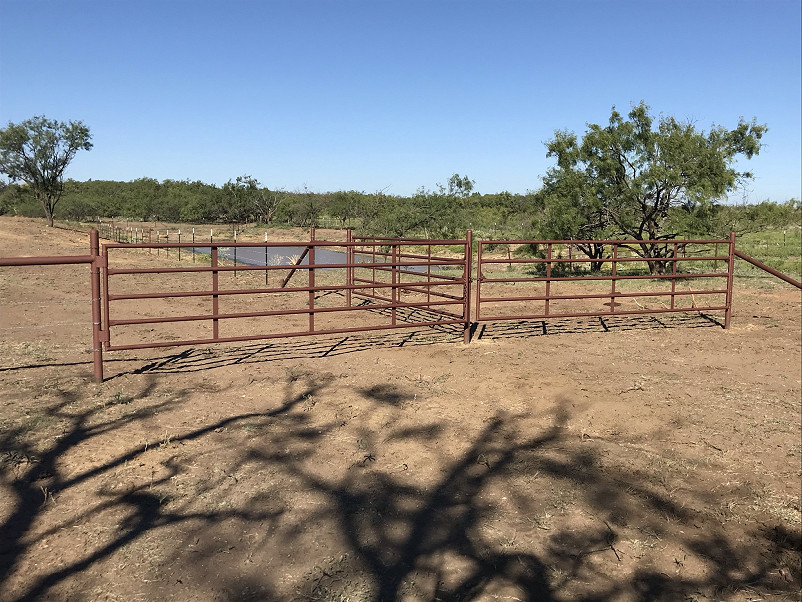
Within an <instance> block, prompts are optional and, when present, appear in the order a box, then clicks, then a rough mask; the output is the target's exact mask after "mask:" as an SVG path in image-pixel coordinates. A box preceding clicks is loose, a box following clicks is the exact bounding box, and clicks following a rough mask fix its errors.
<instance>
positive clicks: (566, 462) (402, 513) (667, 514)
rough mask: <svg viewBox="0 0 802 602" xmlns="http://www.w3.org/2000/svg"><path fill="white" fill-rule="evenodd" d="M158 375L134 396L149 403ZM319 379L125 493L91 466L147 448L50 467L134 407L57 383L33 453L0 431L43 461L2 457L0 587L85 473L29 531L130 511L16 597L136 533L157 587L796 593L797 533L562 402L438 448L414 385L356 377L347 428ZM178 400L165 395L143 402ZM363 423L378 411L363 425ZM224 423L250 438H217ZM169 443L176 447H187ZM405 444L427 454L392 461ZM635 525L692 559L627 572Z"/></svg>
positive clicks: (212, 594)
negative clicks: (186, 490) (663, 472)
mask: <svg viewBox="0 0 802 602" xmlns="http://www.w3.org/2000/svg"><path fill="white" fill-rule="evenodd" d="M155 378H156V377H152V378H151V379H150V380H148V381H147V384H146V385H145V386H144V387H143V388H142V390H141V391H140V392H138V393H137V394H136V395H134V396H132V399H134V400H136V399H144V398H148V397H149V396H150V394H151V392H152V391H151V390H152V389H153V387H155V386H156V383H157V382H158V381H156V380H155ZM330 384H331V381H330V380H327V379H326V378H317V377H315V376H314V375H305V376H304V377H303V378H302V379H290V380H289V381H288V382H286V383H284V385H283V386H284V393H283V398H282V401H281V403H280V404H278V405H277V406H275V407H273V409H271V410H268V411H264V412H249V413H242V414H237V415H235V416H230V417H227V418H224V419H220V420H214V421H211V422H208V423H206V424H203V425H201V426H199V427H196V428H191V429H184V430H183V431H180V432H176V433H175V434H174V435H173V436H172V437H171V438H170V442H169V444H165V448H164V450H162V451H163V453H164V458H163V465H164V467H165V470H163V471H161V472H160V473H159V475H158V476H157V477H156V478H155V479H154V478H153V476H151V481H150V483H147V482H143V483H138V484H133V485H132V486H131V487H129V488H126V489H123V490H118V489H116V488H115V487H112V486H111V485H109V484H107V483H105V481H104V480H103V477H104V476H108V475H109V473H110V471H112V470H113V469H114V468H118V467H121V466H123V465H125V464H126V463H127V462H131V461H133V460H136V459H137V458H140V457H141V456H142V455H143V454H144V453H146V451H147V450H143V449H142V446H134V445H132V446H131V447H130V449H128V450H127V451H125V452H124V453H120V454H118V455H116V456H114V457H112V458H110V459H107V460H106V461H104V462H102V463H100V464H99V465H96V466H93V467H91V468H86V469H83V470H80V471H78V472H77V473H74V474H64V471H63V469H62V467H61V466H60V462H59V460H60V457H61V456H62V455H64V454H66V453H68V452H70V451H72V450H75V449H76V448H78V447H86V446H91V445H92V442H93V439H95V438H96V437H98V436H99V435H101V434H103V433H113V432H120V433H122V432H124V431H125V428H126V427H127V426H129V425H131V424H132V423H133V422H135V421H136V420H137V419H138V418H139V415H138V414H137V413H136V412H131V413H127V414H124V415H123V416H120V417H118V418H115V419H107V420H104V419H103V416H102V415H99V414H98V412H97V411H95V410H91V409H90V410H84V411H71V410H70V407H71V405H72V404H73V403H74V402H75V401H76V400H75V397H74V395H73V394H71V393H69V392H64V394H63V396H64V397H63V403H60V404H58V405H56V406H55V407H54V408H53V409H52V410H50V411H52V412H54V413H58V414H59V415H61V416H62V417H63V418H64V419H65V420H67V421H68V423H69V425H70V426H69V428H67V430H66V432H65V434H64V436H62V437H60V438H59V439H58V440H57V441H56V442H54V443H53V444H52V445H50V446H49V447H48V448H47V449H46V450H45V451H44V453H40V454H38V455H37V454H36V453H35V452H34V451H33V450H32V449H29V448H28V447H26V443H25V438H24V437H23V436H22V433H14V432H13V431H12V432H8V433H4V435H3V439H2V446H3V449H11V450H14V453H17V454H22V455H29V456H31V457H33V456H36V459H35V461H33V462H32V463H31V464H30V466H28V467H27V468H24V469H23V470H21V471H18V474H16V476H14V475H11V473H10V471H9V470H8V469H6V468H5V467H4V472H5V473H6V474H5V476H4V480H5V481H6V482H7V483H9V484H10V485H9V486H10V488H11V491H12V492H13V495H14V502H13V511H12V513H11V514H10V515H9V516H8V518H7V519H5V520H4V522H3V524H2V525H0V541H1V542H3V544H2V545H3V551H2V567H3V572H2V573H0V587H2V585H3V583H4V582H5V580H7V579H8V578H9V577H10V576H11V575H12V574H13V573H14V572H15V571H16V570H17V569H18V568H19V566H20V565H21V563H22V561H23V559H24V558H25V557H26V556H28V555H30V554H31V553H32V546H33V545H34V543H35V542H33V541H32V540H31V537H30V535H31V533H32V532H33V526H34V523H36V522H37V520H38V519H39V518H41V515H42V513H43V512H44V509H45V506H43V505H42V485H41V484H42V483H46V487H47V488H48V490H49V491H52V492H55V493H57V494H58V493H59V492H65V491H69V490H70V488H73V487H76V486H77V485H79V484H85V485H90V484H92V485H93V486H94V487H95V491H96V498H97V502H96V503H95V504H94V505H93V506H92V507H90V508H87V509H85V511H84V512H83V513H82V514H81V515H80V516H71V517H65V518H64V519H61V520H58V521H57V522H56V524H54V525H52V526H51V527H49V528H48V529H47V530H46V531H44V532H37V538H38V539H39V540H41V539H43V538H47V537H49V536H52V535H54V534H55V533H56V532H58V531H59V530H60V529H63V528H64V527H65V526H66V525H69V524H75V523H78V522H80V521H81V520H107V519H104V518H103V517H104V516H106V514H104V513H106V511H108V510H110V509H112V510H114V511H116V513H117V516H121V517H122V518H120V519H119V521H118V523H117V524H115V528H114V529H113V530H111V534H110V536H109V537H108V538H107V540H106V541H104V542H100V543H98V544H97V545H95V546H94V547H93V548H92V549H89V550H87V551H86V553H84V554H83V555H82V556H81V557H80V558H78V559H76V560H74V561H71V562H70V563H69V564H67V565H66V566H63V567H60V568H54V569H49V570H47V571H46V572H45V573H43V574H40V575H37V576H36V577H34V578H32V579H31V580H30V582H29V583H27V585H26V587H25V589H24V591H17V592H14V595H15V596H16V597H15V598H12V597H11V596H9V597H8V599H9V600H11V599H14V600H18V601H22V600H37V599H44V598H52V597H54V596H53V594H54V592H57V591H60V590H58V589H57V588H58V587H59V586H61V585H64V584H65V583H67V582H74V581H76V580H80V579H81V578H82V575H83V574H84V573H85V572H86V571H87V570H88V569H89V568H92V567H98V566H107V563H108V561H110V560H111V559H114V558H116V557H117V555H119V554H121V553H122V550H123V549H124V548H126V547H127V546H130V545H131V544H134V543H136V542H138V541H141V540H143V539H145V538H146V537H158V538H160V542H161V543H160V546H162V549H163V550H164V551H165V554H166V555H167V556H169V558H168V560H167V561H166V562H165V568H164V572H163V574H161V576H160V577H159V578H157V579H154V580H153V581H154V582H153V584H152V585H151V586H149V587H150V588H151V589H149V590H147V593H148V595H149V597H151V598H156V597H165V598H166V597H167V594H169V595H170V596H173V595H176V596H177V597H179V598H182V597H183V598H186V599H197V598H198V597H201V598H215V599H225V600H232V601H234V600H280V599H292V600H313V601H314V600H319V601H323V600H344V599H354V600H375V601H382V602H383V601H392V600H401V599H420V600H454V601H456V600H481V599H493V598H499V599H501V598H509V599H518V600H544V601H549V600H587V601H590V600H607V599H631V600H643V601H646V600H684V599H691V598H693V597H694V596H696V597H697V599H702V598H703V597H704V596H708V597H717V598H718V599H727V598H728V597H729V594H731V593H733V592H735V593H737V592H742V591H744V590H746V589H748V590H749V591H753V592H757V593H759V594H761V595H776V596H779V597H782V596H787V597H789V598H790V596H793V595H796V593H797V592H798V588H799V585H800V571H799V570H798V564H797V565H795V564H794V560H796V561H798V559H799V551H800V544H799V536H798V534H797V533H792V532H790V531H789V530H788V529H786V528H784V527H782V526H781V525H775V526H773V527H770V528H766V527H761V526H758V527H755V526H748V527H746V528H745V529H743V530H741V531H740V532H738V533H734V532H733V533H731V532H729V531H728V529H727V528H725V527H722V525H721V524H720V523H719V522H717V521H715V520H713V519H711V517H710V516H708V515H706V514H704V513H703V512H701V511H700V509H701V508H703V507H704V506H705V505H706V504H709V503H710V502H711V501H712V500H713V498H714V495H713V493H712V492H711V491H710V487H709V484H706V483H705V482H704V481H702V480H699V481H698V482H696V481H693V482H690V483H688V486H687V487H686V488H685V489H683V490H682V491H679V492H676V491H675V492H669V491H667V490H665V488H663V487H661V486H659V485H658V484H656V483H655V482H653V481H652V480H650V475H648V474H644V473H642V472H638V471H637V470H632V469H631V468H630V467H628V466H627V465H625V464H622V463H621V462H619V461H618V460H617V459H616V458H610V457H607V456H605V455H604V454H603V453H602V451H601V449H599V448H596V447H594V443H593V442H589V441H585V440H583V439H581V440H577V439H576V437H573V436H571V435H570V433H569V432H568V430H567V429H566V425H567V423H568V422H569V420H570V419H571V408H572V407H574V401H573V400H571V399H569V398H559V399H557V400H554V404H553V409H552V410H550V411H549V412H548V413H544V414H543V415H542V416H531V415H527V416H524V415H516V414H509V413H504V412H499V413H497V414H495V415H494V416H492V417H491V418H490V419H488V420H487V421H485V422H484V424H482V425H481V426H479V427H478V428H476V429H475V430H473V431H465V432H463V433H462V434H461V436H460V438H459V439H458V440H452V445H451V447H446V446H444V439H443V433H444V429H445V428H446V427H445V426H444V425H443V424H442V423H441V422H440V421H439V420H438V419H437V418H436V417H432V416H429V417H424V418H423V419H419V420H417V421H416V422H415V423H414V426H412V425H411V424H410V422H409V421H404V420H403V418H404V412H406V411H408V409H409V407H408V405H407V404H408V403H409V400H410V397H411V396H410V395H408V394H407V392H406V391H403V390H399V389H398V388H397V387H396V388H393V389H392V390H390V389H388V388H387V387H385V386H382V385H377V386H376V387H371V388H367V389H361V390H359V391H358V392H357V393H358V395H359V396H360V397H361V398H362V399H364V400H365V402H366V403H369V402H371V400H372V401H373V402H375V403H374V404H370V403H369V408H368V409H367V410H365V412H364V413H363V414H360V415H359V416H358V420H357V419H356V418H357V417H356V416H352V417H351V420H352V421H354V422H355V424H353V425H351V424H349V423H348V419H343V418H342V416H340V415H338V411H335V410H334V409H328V410H327V409H325V408H323V409H321V408H320V406H321V405H323V404H317V405H311V404H309V403H306V402H308V400H310V399H311V398H314V397H315V396H322V395H323V394H324V393H325V391H326V390H327V388H328V387H329V385H330ZM388 391H390V393H388ZM186 397H187V394H186V392H177V393H174V394H173V396H172V397H171V398H170V399H168V400H166V401H163V402H159V403H155V404H153V405H152V406H149V408H148V411H152V412H160V411H167V410H169V408H170V406H171V405H175V404H180V403H184V402H185V401H186ZM133 403H135V402H133ZM349 407H350V406H349ZM382 411H384V412H394V413H392V414H386V413H385V414H382V413H381V412H382ZM374 416H381V419H380V421H379V424H377V425H374V426H370V424H371V420H372V419H373V418H374ZM538 425H539V426H538ZM234 426H237V427H238V428H240V429H243V430H244V429H248V431H247V432H248V435H247V437H246V436H245V435H244V434H242V433H239V434H238V436H237V437H234V436H233V435H232V436H230V437H224V436H225V435H226V429H229V428H233V427H234ZM535 431H536V432H535ZM221 437H223V438H222V439H221ZM401 443H403V444H404V446H405V447H393V446H394V445H396V444H401ZM170 445H173V446H175V445H178V446H183V447H182V455H181V456H178V455H176V454H172V453H171V452H169V449H170ZM413 448H414V449H415V450H418V451H419V452H420V453H418V454H417V455H414V456H413V455H409V457H407V456H406V455H404V450H410V449H413ZM357 458H361V459H357ZM427 459H428V460H427ZM413 462H414V463H413ZM211 466H214V468H215V470H216V472H212V471H211V470H210V468H211ZM182 478H183V479H190V478H192V479H193V483H194V489H193V491H192V494H191V495H184V496H173V497H171V495H170V493H169V492H170V491H173V490H174V489H175V486H174V484H175V483H176V482H178V481H180V480H181V479H182ZM171 487H173V489H170V488H171ZM45 501H46V500H45ZM549 512H551V513H552V514H554V516H552V517H551V518H546V516H547V514H548V513H549ZM560 513H561V514H560ZM558 514H559V516H557V515H558ZM761 529H764V530H763V531H761ZM633 531H637V532H641V533H649V534H651V535H650V536H651V537H653V538H654V539H655V541H659V542H661V545H664V546H673V547H672V548H671V549H676V550H683V553H684V554H685V556H684V557H676V558H675V561H676V562H677V563H679V564H681V563H687V564H689V565H690V564H691V562H694V563H696V564H697V565H698V566H697V570H695V571H694V572H692V573H690V572H689V573H688V574H684V573H682V572H681V571H678V570H677V571H671V570H669V569H668V567H665V566H659V565H654V566H652V565H649V564H648V563H644V564H643V565H640V564H636V565H635V566H634V567H630V570H629V571H628V572H626V571H623V570H622V569H621V568H620V567H621V566H623V565H622V564H621V563H622V558H623V557H624V556H626V555H627V554H629V552H623V551H622V548H623V546H624V543H623V541H622V540H623V538H624V537H625V535H624V534H626V533H630V534H631V533H632V532H633ZM250 538H252V539H250ZM519 538H520V541H519ZM524 540H525V541H524ZM789 558H790V559H791V561H789V562H786V560H788V559H789ZM783 559H786V560H783ZM679 564H678V566H679ZM299 566H300V567H301V568H302V569H303V570H301V569H299ZM16 577H17V578H19V575H17V576H16ZM190 583H191V584H192V585H191V588H190V589H189V590H187V591H183V590H181V591H178V589H179V588H180V587H184V586H185V584H187V587H190V586H189V585H188V584H190ZM182 591H183V593H181V592H182Z"/></svg>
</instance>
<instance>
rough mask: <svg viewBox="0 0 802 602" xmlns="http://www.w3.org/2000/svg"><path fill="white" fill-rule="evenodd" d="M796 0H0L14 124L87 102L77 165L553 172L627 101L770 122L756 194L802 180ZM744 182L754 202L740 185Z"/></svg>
mask: <svg viewBox="0 0 802 602" xmlns="http://www.w3.org/2000/svg"><path fill="white" fill-rule="evenodd" d="M800 4H801V3H800V0H762V1H757V0H754V1H742V0H729V1H718V0H693V1H685V0H672V1H668V0H666V1H662V2H657V1H649V0H640V1H636V0H632V1H613V0H611V1H600V0H599V1H589V0H584V1H580V0H575V1H572V0H563V1H560V0H553V1H551V2H534V1H532V2H525V1H514V0H492V1H491V0H487V1H469V0H448V1H447V0H427V1H419V0H403V1H401V0H397V1H396V0H371V1H363V0H281V1H278V0H275V1H269V0H268V1H264V0H263V1H256V0H254V1H250V0H227V1H225V0H216V1H213V2H212V1H201V0H194V1H188V0H187V1H183V0H158V1H140V0H92V1H88V0H69V1H66V0H55V1H50V0H48V1H40V0H0V124H2V126H5V125H6V124H7V123H8V122H9V121H12V122H18V121H21V120H24V119H27V118H28V117H31V116H33V115H40V114H44V115H46V116H47V117H49V118H51V119H59V120H70V119H80V120H82V121H84V122H85V123H86V124H87V125H88V126H89V127H90V128H91V131H92V135H93V142H94V145H95V146H94V149H93V150H92V151H91V152H89V153H86V152H82V153H80V154H79V155H78V156H77V157H76V158H75V160H74V162H73V163H72V165H71V166H70V168H69V171H68V174H67V176H68V177H71V178H74V179H77V180H86V179H89V178H92V179H98V180H99V179H110V180H131V179H135V178H139V177H145V176H146V177H153V178H157V179H160V180H163V179H168V178H169V179H175V180H184V179H190V180H202V181H204V182H209V183H216V184H222V183H224V182H225V181H227V180H229V179H233V178H235V177H236V176H238V175H243V174H250V175H252V176H254V177H256V178H257V179H258V180H259V181H260V182H261V183H262V184H264V185H266V186H269V187H271V188H283V189H286V190H299V189H302V188H303V187H307V188H308V189H309V190H312V191H320V192H322V191H327V190H341V189H355V190H364V191H366V192H373V191H376V190H378V189H387V192H389V193H390V194H409V193H412V192H414V190H415V189H417V188H418V187H420V186H426V187H427V188H432V187H434V186H435V184H436V183H438V182H446V181H447V179H448V177H449V176H450V175H451V174H452V173H455V172H457V173H460V174H463V175H465V174H467V175H468V176H470V178H471V179H473V180H475V181H476V189H477V190H478V191H480V192H483V193H487V192H499V191H502V190H509V191H511V192H524V191H526V190H527V189H536V188H538V187H539V183H540V178H541V176H542V175H543V174H544V173H545V172H546V170H547V169H548V168H549V166H550V165H551V164H552V163H551V160H550V159H547V158H546V156H545V147H544V145H543V143H544V142H545V141H546V140H548V139H549V138H550V137H552V135H553V133H554V130H556V129H568V130H573V131H575V132H577V133H578V134H581V133H582V132H584V131H585V124H586V123H588V122H591V123H604V122H606V120H607V119H608V118H609V114H610V108H611V106H612V105H616V106H617V107H618V108H619V110H621V112H628V111H629V108H630V106H631V104H633V103H637V102H639V101H640V100H641V99H643V100H645V101H646V102H647V104H649V105H650V106H651V107H652V109H653V112H654V113H655V114H660V113H663V114H670V115H674V116H675V117H677V118H680V119H691V120H693V121H694V122H695V123H696V124H697V126H698V127H699V128H701V129H704V130H708V129H709V128H710V126H711V124H714V123H715V124H720V125H724V126H727V127H735V125H736V124H737V123H738V118H739V117H740V116H743V117H745V118H746V119H752V118H753V117H755V118H757V120H758V122H760V123H766V124H767V125H768V127H769V132H768V134H767V135H766V136H765V137H764V141H765V146H764V148H763V150H762V151H761V153H760V156H759V157H758V158H756V159H754V160H752V161H750V162H748V164H742V165H741V167H742V168H749V169H751V170H753V171H754V172H755V174H756V179H755V180H754V182H753V183H752V185H751V191H749V194H748V200H750V201H753V202H755V201H761V200H764V199H771V200H775V201H785V200H787V199H789V198H791V197H797V198H799V197H800V196H802V175H801V174H800V170H801V168H800V165H801V164H802V150H800V146H801V145H800V139H801V138H802V123H800V117H801V114H802V100H801V99H800V93H801V91H802V79H801V76H802V66H800V57H801V56H802V43H801V42H800V31H801V30H802V16H800ZM731 200H732V201H740V200H741V195H740V194H738V195H736V196H735V197H734V198H732V199H731Z"/></svg>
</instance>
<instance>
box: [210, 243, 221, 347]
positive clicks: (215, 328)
mask: <svg viewBox="0 0 802 602" xmlns="http://www.w3.org/2000/svg"><path fill="white" fill-rule="evenodd" d="M210 244H211V243H210ZM211 252H212V267H213V268H216V267H217V247H212V248H211ZM218 278H219V276H218V271H217V270H212V292H213V293H217V291H218V290H219V289H218V287H219V281H218ZM219 311H220V300H219V298H218V296H217V295H216V294H213V295H212V315H213V316H215V317H214V319H212V338H213V339H217V338H219V335H220V325H219V323H218V320H217V317H216V316H217V314H218V313H219Z"/></svg>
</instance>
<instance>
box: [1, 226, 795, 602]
mask: <svg viewBox="0 0 802 602" xmlns="http://www.w3.org/2000/svg"><path fill="white" fill-rule="evenodd" d="M290 235H291V234H288V236H290ZM318 237H319V238H324V236H323V235H321V234H320V233H319V234H318ZM87 252H88V236H87V235H86V234H82V233H77V232H72V231H67V230H60V229H48V228H46V227H44V223H43V222H42V221H39V220H29V219H18V218H0V256H10V255H14V256H16V255H44V254H69V255H76V254H84V253H87ZM137 260H138V261H147V262H155V263H158V262H159V261H162V258H160V257H154V256H152V255H151V256H149V257H147V258H146V257H144V256H142V257H139V258H138V259H137ZM735 286H736V292H735V299H734V311H733V316H732V327H731V328H730V329H729V330H724V329H723V328H722V327H721V326H720V324H718V323H716V321H717V320H719V321H720V319H721V316H713V318H714V319H712V320H711V319H708V318H706V317H705V316H701V315H698V314H692V313H691V314H681V315H679V316H676V317H672V316H670V315H669V316H662V315H661V316H659V317H657V318H643V317H631V318H624V317H621V318H610V319H608V320H606V321H605V322H604V323H603V324H602V323H601V322H600V321H599V320H598V319H589V318H585V319H573V320H569V319H563V320H560V321H557V322H549V323H547V324H546V325H545V326H544V325H543V323H541V322H537V323H510V322H504V323H498V324H489V325H487V326H485V327H484V328H480V329H479V331H477V333H476V335H475V337H474V340H473V341H472V342H471V343H470V344H468V345H465V344H463V343H462V330H461V328H459V327H455V328H454V329H453V330H451V329H448V328H442V329H439V330H432V329H427V328H422V329H412V330H399V331H392V332H379V333H378V334H362V335H331V336H324V337H319V338H297V339H282V340H273V341H261V342H253V343H245V344H232V345H220V346H206V347H189V348H167V349H158V350H148V351H141V352H131V351H121V352H108V353H107V354H106V365H105V370H106V377H107V380H106V381H105V382H104V383H103V384H95V383H94V382H92V378H91V377H92V363H91V350H90V347H91V331H90V324H89V322H90V315H89V297H90V294H89V288H88V287H89V270H88V268H87V267H86V266H62V267H30V268H20V267H16V268H0V600H2V601H12V600H13V601H17V600H59V601H67V600H75V601H84V600H126V601H135V600H157V599H158V600H165V601H167V600H177V601H189V600H193V601H195V600H197V601H207V600H209V601H211V600H215V601H228V600H230V601H235V600H297V601H308V600H312V601H324V600H326V601H345V600H349V601H351V600H353V601H359V600H380V601H390V600H409V601H412V600H588V601H589V600H633V601H634V600H644V601H646V600H743V601H746V600H799V599H800V587H801V586H802V568H801V566H800V564H801V563H802V560H801V558H802V556H801V548H802V541H801V537H802V535H801V534H800V528H801V525H800V522H801V517H802V511H801V510H800V486H801V484H802V433H800V430H801V429H800V427H801V425H800V422H801V418H800V414H801V408H800V403H801V401H800V400H801V399H802V309H801V307H802V296H801V295H800V291H799V290H798V289H795V288H792V287H790V286H788V285H785V284H783V283H780V282H779V281H775V280H771V279H761V280H755V279H751V280H748V281H746V280H739V279H736V284H735ZM143 303H145V302H143Z"/></svg>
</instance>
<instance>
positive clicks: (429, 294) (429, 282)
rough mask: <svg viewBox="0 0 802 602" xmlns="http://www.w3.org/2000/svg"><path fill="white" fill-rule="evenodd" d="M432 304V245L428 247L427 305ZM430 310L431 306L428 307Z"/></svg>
mask: <svg viewBox="0 0 802 602" xmlns="http://www.w3.org/2000/svg"><path fill="white" fill-rule="evenodd" d="M431 302H432V243H429V244H428V245H426V303H431ZM426 308H427V309H428V308H429V306H428V305H427V306H426Z"/></svg>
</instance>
